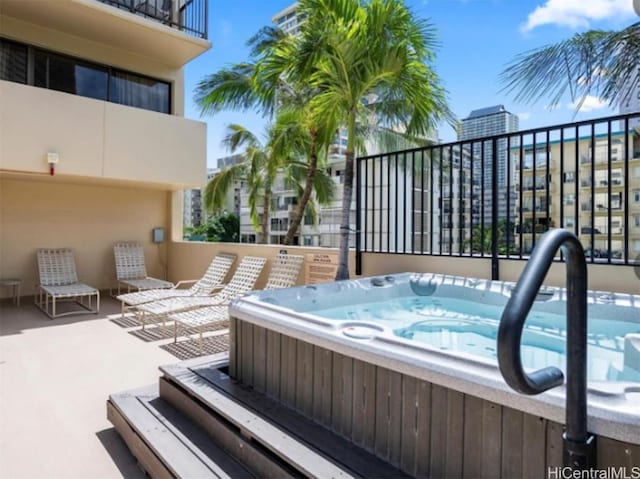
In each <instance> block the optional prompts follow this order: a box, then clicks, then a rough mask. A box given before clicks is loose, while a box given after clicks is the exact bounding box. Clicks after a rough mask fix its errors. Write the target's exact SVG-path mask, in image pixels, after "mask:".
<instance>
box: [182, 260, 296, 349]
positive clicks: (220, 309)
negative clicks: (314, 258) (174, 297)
mask: <svg viewBox="0 0 640 479" xmlns="http://www.w3.org/2000/svg"><path fill="white" fill-rule="evenodd" d="M303 261H304V257H303V256H300V255H286V254H280V255H278V256H277V257H276V259H275V260H274V262H273V266H272V267H271V272H270V273H269V279H268V281H267V285H266V286H265V288H264V289H278V288H290V287H292V286H295V284H296V281H297V279H298V275H299V274H300V269H301V268H302V263H303ZM169 320H170V321H174V326H173V328H174V329H173V342H174V343H175V342H176V341H177V340H178V327H179V326H182V327H183V328H185V329H196V330H197V331H198V334H199V336H200V351H201V352H202V333H203V332H204V329H205V328H206V327H208V326H211V325H212V324H219V323H220V324H221V323H225V322H227V321H228V320H229V307H228V306H227V305H224V306H222V305H219V306H207V307H204V308H198V309H191V310H188V311H183V312H180V313H173V314H169Z"/></svg>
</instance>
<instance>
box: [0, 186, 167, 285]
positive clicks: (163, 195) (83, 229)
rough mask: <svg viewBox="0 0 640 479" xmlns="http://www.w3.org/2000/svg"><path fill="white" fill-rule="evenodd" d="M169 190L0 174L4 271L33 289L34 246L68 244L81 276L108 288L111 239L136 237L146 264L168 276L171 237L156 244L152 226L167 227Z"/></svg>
mask: <svg viewBox="0 0 640 479" xmlns="http://www.w3.org/2000/svg"><path fill="white" fill-rule="evenodd" d="M170 195H171V193H169V192H166V191H162V190H154V189H141V188H130V187H121V186H106V185H98V184H74V183H68V182H63V181H61V180H59V179H55V178H54V179H49V178H44V179H39V178H38V179H13V178H7V177H0V277H2V278H10V277H17V278H20V279H22V282H23V288H22V293H23V294H24V295H29V294H33V291H34V285H35V284H36V283H37V266H36V249H37V248H57V247H69V248H72V249H73V250H74V252H75V258H76V267H77V270H78V276H79V278H80V281H82V282H84V283H87V284H89V285H91V286H94V287H97V288H100V289H107V288H110V287H111V286H113V285H115V266H114V260H113V243H115V242H117V241H138V242H140V243H142V244H144V246H145V259H146V264H147V272H148V273H149V274H150V275H152V276H155V277H159V278H163V277H164V274H165V269H166V258H167V245H168V242H165V243H163V244H160V245H159V246H158V245H156V244H153V243H152V242H151V229H152V228H154V227H158V226H161V227H164V228H165V229H166V230H167V231H168V230H169V224H170V220H169V208H170ZM0 294H2V295H3V296H7V294H8V291H6V288H5V289H3V291H2V292H1V293H0Z"/></svg>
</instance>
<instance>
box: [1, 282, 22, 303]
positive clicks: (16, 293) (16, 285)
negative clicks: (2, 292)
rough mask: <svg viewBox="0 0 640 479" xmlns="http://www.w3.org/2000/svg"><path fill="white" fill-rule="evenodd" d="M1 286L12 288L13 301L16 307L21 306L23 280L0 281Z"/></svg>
mask: <svg viewBox="0 0 640 479" xmlns="http://www.w3.org/2000/svg"><path fill="white" fill-rule="evenodd" d="M0 286H4V287H6V288H11V299H12V300H13V302H14V303H15V304H16V306H20V286H22V280H21V279H14V278H11V279H0Z"/></svg>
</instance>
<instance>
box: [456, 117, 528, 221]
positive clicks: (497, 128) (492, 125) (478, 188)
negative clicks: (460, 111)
mask: <svg viewBox="0 0 640 479" xmlns="http://www.w3.org/2000/svg"><path fill="white" fill-rule="evenodd" d="M515 131H518V116H517V115H514V114H513V113H510V112H508V111H507V110H506V108H505V107H504V105H495V106H490V107H486V108H480V109H478V110H473V111H472V112H471V113H470V114H469V116H468V117H467V118H464V119H463V120H462V122H461V123H460V129H459V131H458V140H459V141H465V140H476V139H479V138H486V137H490V136H493V135H502V134H505V133H511V132H515ZM471 144H472V148H471V150H472V158H473V160H472V161H473V185H474V191H473V195H474V197H475V198H476V199H478V200H482V201H478V202H474V204H481V205H483V207H482V208H479V207H478V208H474V210H473V214H474V223H475V224H478V223H479V222H480V221H482V220H483V219H484V221H485V222H487V223H488V222H491V221H492V211H493V202H492V197H493V188H492V183H491V179H492V174H493V173H492V171H493V159H494V158H496V163H497V171H498V176H497V183H498V184H497V186H498V191H497V195H496V197H497V198H498V218H504V219H506V218H507V217H510V216H511V213H512V212H508V211H507V203H509V204H511V205H514V204H515V202H514V201H511V202H507V201H506V200H507V196H508V195H510V196H511V197H512V198H513V195H514V192H513V188H511V190H512V191H508V190H507V185H508V184H509V183H511V184H513V182H509V181H507V175H509V172H510V171H511V169H510V168H509V154H508V151H507V147H508V145H507V141H506V140H505V139H501V140H499V141H498V142H496V145H495V147H496V150H497V151H496V152H493V151H491V149H492V148H493V144H492V142H490V141H486V142H471ZM511 146H513V145H511ZM482 157H484V161H480V160H479V159H480V158H482ZM483 193H484V194H483ZM481 196H482V198H480V197H481Z"/></svg>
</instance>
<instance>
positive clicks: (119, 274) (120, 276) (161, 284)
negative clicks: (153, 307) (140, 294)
mask: <svg viewBox="0 0 640 479" xmlns="http://www.w3.org/2000/svg"><path fill="white" fill-rule="evenodd" d="M113 256H114V258H115V261H116V279H117V280H118V295H119V294H120V285H121V284H123V285H125V286H126V287H127V292H128V293H129V292H131V290H132V289H133V290H135V291H142V290H146V289H164V288H173V286H174V284H173V283H171V282H169V281H165V280H163V279H158V278H152V277H150V276H147V267H146V265H145V261H144V248H143V246H142V245H141V244H140V243H133V242H129V243H116V244H115V245H113Z"/></svg>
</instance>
